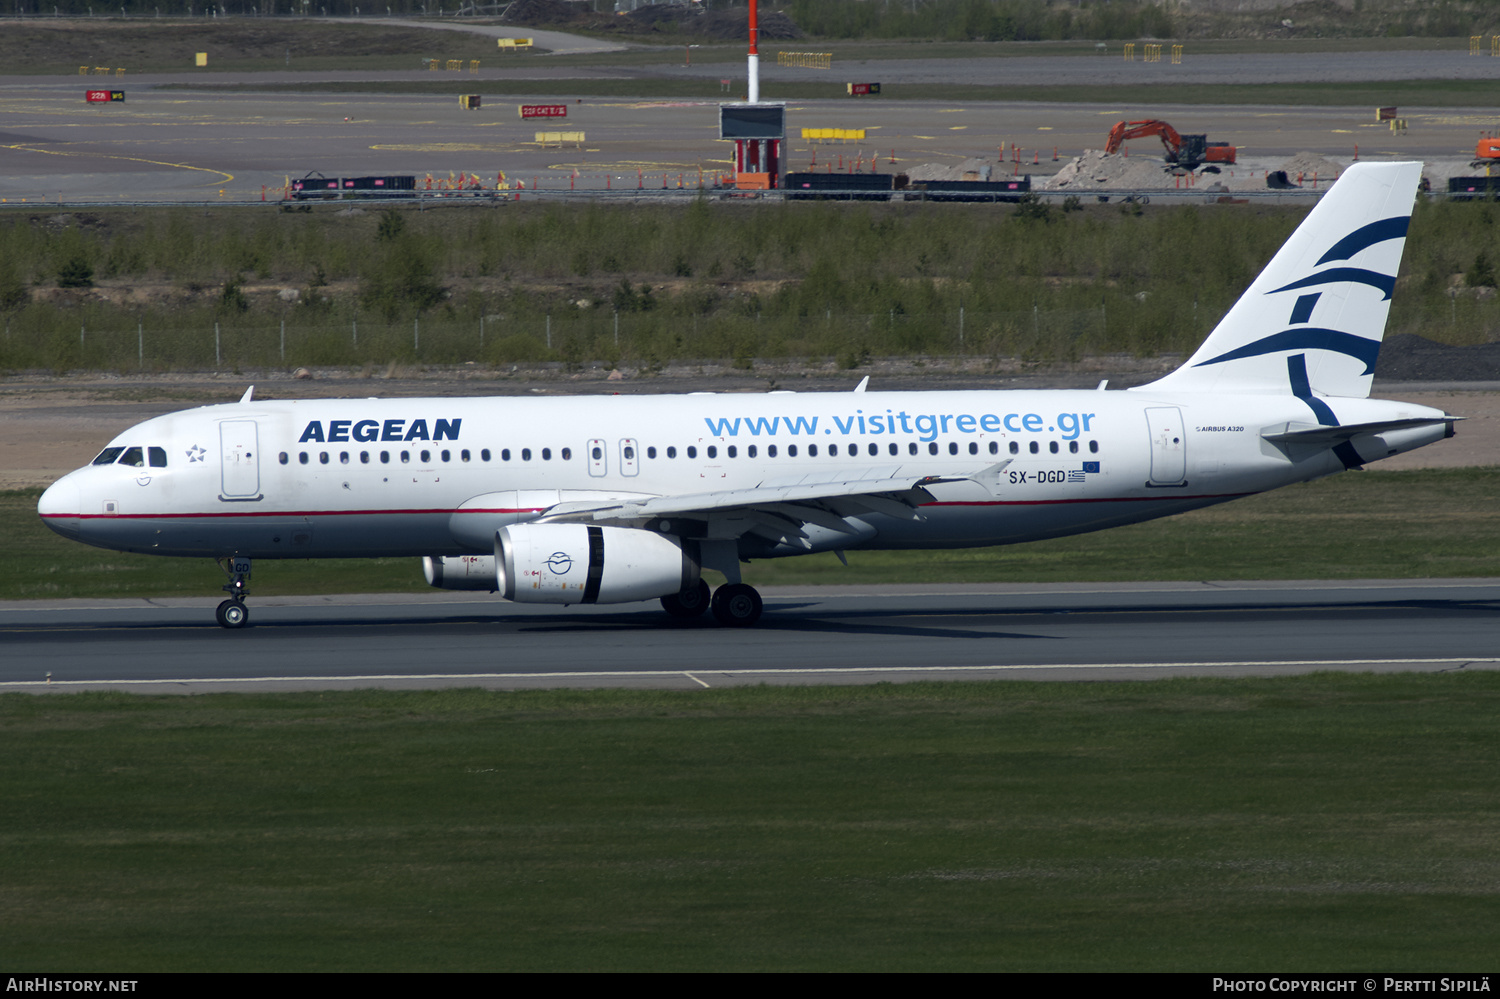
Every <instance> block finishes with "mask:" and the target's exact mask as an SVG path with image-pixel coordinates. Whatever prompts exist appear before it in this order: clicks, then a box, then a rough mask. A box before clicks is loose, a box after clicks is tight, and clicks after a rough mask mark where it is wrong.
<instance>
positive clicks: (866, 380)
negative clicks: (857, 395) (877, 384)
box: [854, 375, 870, 392]
mask: <svg viewBox="0 0 1500 999" xmlns="http://www.w3.org/2000/svg"><path fill="white" fill-rule="evenodd" d="M869 387H870V376H869V375H865V376H864V377H863V378H861V379H860V380H859V384H858V385H856V386H854V391H856V392H863V391H864V390H865V389H867V388H869Z"/></svg>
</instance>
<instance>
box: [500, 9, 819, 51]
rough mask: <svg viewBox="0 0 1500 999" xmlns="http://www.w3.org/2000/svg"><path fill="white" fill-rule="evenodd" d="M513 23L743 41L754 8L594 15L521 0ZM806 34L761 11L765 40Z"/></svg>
mask: <svg viewBox="0 0 1500 999" xmlns="http://www.w3.org/2000/svg"><path fill="white" fill-rule="evenodd" d="M503 20H504V21H506V23H509V24H524V25H528V26H531V27H548V28H556V29H558V30H559V31H569V30H582V31H588V32H591V33H594V34H598V33H601V32H602V33H607V34H611V35H627V36H641V35H664V34H665V35H685V36H688V37H691V38H703V39H706V40H712V41H743V40H745V39H746V38H748V37H749V36H750V10H749V8H748V7H731V8H728V9H726V10H708V11H706V10H704V9H703V8H702V7H701V6H700V5H698V4H691V5H690V4H685V3H658V4H650V5H647V6H643V7H637V8H636V9H635V10H632V11H627V12H625V13H624V14H622V15H615V14H605V13H598V14H596V13H594V12H593V11H591V10H589V9H588V7H587V5H583V4H572V3H566V2H564V0H516V2H515V3H513V4H511V6H510V9H509V10H508V11H506V14H505V17H504V18H503ZM801 37H802V29H801V28H798V27H797V25H796V22H794V21H793V20H792V19H791V18H790V17H788V16H787V15H786V14H785V13H783V12H782V11H779V10H770V9H768V8H765V7H762V8H761V9H760V38H761V40H762V41H787V40H790V39H794V38H801Z"/></svg>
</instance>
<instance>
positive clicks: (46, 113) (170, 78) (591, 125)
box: [0, 49, 1500, 206]
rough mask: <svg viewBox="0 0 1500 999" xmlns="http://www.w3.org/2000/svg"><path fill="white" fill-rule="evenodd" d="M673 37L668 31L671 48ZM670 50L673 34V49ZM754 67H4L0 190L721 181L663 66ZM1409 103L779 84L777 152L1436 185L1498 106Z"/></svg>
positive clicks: (912, 72)
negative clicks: (1416, 169) (1183, 141)
mask: <svg viewBox="0 0 1500 999" xmlns="http://www.w3.org/2000/svg"><path fill="white" fill-rule="evenodd" d="M676 52H677V50H675V49H673V50H671V52H670V55H671V58H672V59H675V58H677V56H676ZM668 55H669V53H668V52H667V51H666V50H664V51H663V56H664V58H666V57H667V56H668ZM1491 63H1496V61H1495V60H1490V59H1469V58H1467V57H1466V55H1465V53H1464V52H1462V51H1454V52H1395V53H1320V54H1314V55H1293V54H1263V55H1222V56H1212V57H1209V56H1203V57H1199V58H1197V59H1194V58H1188V59H1187V60H1186V61H1185V62H1184V64H1183V65H1179V66H1170V65H1162V64H1150V65H1148V64H1145V63H1135V62H1131V63H1126V62H1124V61H1123V60H1119V59H1115V58H1103V57H1088V56H1070V57H1063V56H1043V57H1008V58H971V59H949V60H931V59H917V60H883V61H880V62H869V63H867V62H847V63H841V64H840V65H841V68H840V69H839V70H838V71H837V72H834V71H831V70H830V71H815V70H805V69H793V68H789V67H779V66H776V65H774V63H771V64H770V65H766V66H765V67H764V69H763V78H764V79H766V80H767V81H774V80H778V79H788V80H790V79H805V80H814V79H816V80H824V81H829V80H842V79H844V78H846V77H847V78H848V79H856V78H857V79H864V80H880V81H884V82H885V83H886V84H888V85H892V86H895V85H899V84H900V83H902V82H921V83H931V82H953V81H955V80H959V81H967V82H979V83H991V84H997V85H998V84H1005V83H1016V84H1021V83H1027V84H1035V83H1059V82H1087V83H1091V84H1094V85H1114V84H1125V83H1129V82H1168V81H1171V82H1175V83H1177V84H1179V85H1182V86H1184V87H1191V86H1192V85H1193V84H1195V83H1201V82H1220V83H1222V82H1232V81H1234V80H1240V79H1243V80H1245V81H1253V82H1261V83H1268V82H1294V83H1306V84H1307V85H1308V86H1310V87H1315V86H1317V85H1318V84H1320V83H1325V82H1348V81H1351V80H1378V79H1454V78H1465V79H1487V78H1490V77H1492V76H1494V75H1495V74H1496V73H1497V72H1500V69H1497V68H1496V66H1495V65H1491ZM1496 65H1500V63H1497V64H1496ZM743 72H744V64H743V60H742V59H738V58H737V59H736V61H734V62H728V63H717V62H715V63H710V64H702V65H693V66H685V65H684V66H677V65H672V64H671V63H670V61H669V62H668V63H667V64H664V65H649V66H640V65H635V66H620V67H613V66H586V67H585V66H567V65H555V64H549V63H547V62H546V60H541V61H537V60H532V61H528V62H527V63H526V65H525V66H524V67H517V68H491V67H486V68H485V69H484V70H483V71H482V72H481V73H479V74H478V75H469V74H462V75H461V76H460V75H459V74H449V75H448V76H445V77H443V81H444V82H445V83H451V84H452V93H451V94H446V95H441V96H439V95H432V94H412V95H403V94H351V93H315V92H306V93H254V92H236V91H233V90H220V91H216V92H208V93H205V92H193V91H187V90H163V89H158V88H159V87H160V86H162V85H177V86H181V85H183V84H187V85H194V84H213V85H217V86H234V85H242V86H246V87H254V86H256V85H258V84H277V83H298V84H302V85H304V86H306V87H308V88H309V90H310V91H311V90H312V89H313V88H315V87H316V86H318V85H320V84H321V83H324V82H333V81H343V82H355V83H358V82H376V81H380V82H384V83H401V82H409V83H412V84H413V85H416V84H422V85H430V84H431V83H432V82H433V76H434V74H432V73H427V72H422V71H417V70H412V71H388V72H365V71H348V72H337V71H329V72H318V73H296V72H292V73H283V72H266V73H235V72H207V71H205V72H204V73H203V74H201V75H200V74H186V73H176V74H154V75H153V74H142V75H134V76H127V77H124V78H121V79H120V80H115V78H110V81H111V82H110V84H109V86H111V87H115V88H123V89H125V90H126V91H127V95H128V98H127V100H126V101H125V102H124V103H115V104H103V105H101V104H86V103H84V101H83V94H84V91H85V90H87V89H89V88H92V87H96V86H101V85H102V84H97V83H96V82H91V78H80V77H35V76H28V77H16V76H9V77H7V76H0V167H3V169H0V199H3V200H0V203H3V204H5V205H7V206H9V205H13V204H21V205H32V204H35V203H42V204H48V203H51V204H57V203H59V202H61V203H66V204H71V205H79V204H90V203H93V204H105V203H116V202H136V201H144V202H159V201H167V202H173V201H181V202H203V201H214V202H220V201H222V202H224V203H241V204H248V203H252V202H253V203H259V201H260V199H261V198H262V196H263V195H264V196H269V197H272V199H273V200H274V194H270V195H267V193H266V192H274V191H276V190H277V189H279V188H281V187H282V186H283V185H284V184H285V183H286V182H287V180H288V179H289V178H296V177H302V176H304V175H305V174H307V173H309V172H311V171H317V172H321V173H323V174H326V175H327V176H340V175H357V174H412V175H415V176H417V177H418V178H425V176H426V175H428V174H431V175H433V176H434V177H436V178H438V179H439V180H440V181H441V180H442V179H444V178H446V177H448V175H449V174H450V173H453V172H458V173H463V174H474V175H477V176H479V177H480V178H481V179H482V180H483V181H484V182H485V183H487V184H493V183H494V182H495V181H496V180H497V177H498V175H499V174H500V173H501V172H503V173H504V174H505V175H506V177H507V178H508V180H509V182H510V183H512V184H515V183H518V182H524V183H525V184H526V188H527V190H528V191H534V189H535V188H536V187H537V186H538V185H539V186H540V187H541V189H542V191H543V192H550V193H551V194H553V195H555V196H559V197H560V196H565V195H566V194H567V193H570V192H575V191H589V192H595V193H601V194H602V193H604V192H606V191H607V192H609V193H610V194H611V195H622V194H625V193H626V192H630V191H632V190H636V189H641V190H643V192H644V193H649V189H654V190H656V191H657V192H658V193H659V192H660V191H661V190H662V188H663V186H664V185H668V186H671V187H672V188H673V189H674V190H675V186H676V185H677V184H678V182H679V177H680V179H681V183H682V184H683V185H684V186H685V187H687V188H693V187H695V186H696V185H697V183H698V178H699V172H700V171H702V172H703V174H704V175H705V176H707V177H709V178H710V181H711V178H712V175H713V173H714V171H716V170H724V169H727V168H728V167H729V164H730V152H731V150H730V148H729V146H728V145H727V144H726V143H724V142H721V141H719V140H718V100H717V99H712V100H704V99H666V100H653V99H651V97H650V95H651V94H652V92H653V90H654V89H655V88H654V84H653V78H654V79H660V78H663V77H667V78H671V77H680V76H691V77H695V78H703V79H706V80H715V79H727V78H731V77H733V78H736V79H738V78H739V76H741V75H743ZM602 77H609V78H616V79H619V78H625V79H631V78H637V77H645V78H642V79H641V95H640V97H639V98H628V97H627V98H599V97H587V96H585V97H581V98H580V97H579V96H578V95H576V94H572V93H570V92H569V90H568V81H569V80H570V79H592V78H602ZM518 79H528V80H533V81H534V80H537V79H555V80H556V81H557V86H558V87H559V90H558V92H557V93H555V94H552V95H539V94H536V93H534V92H528V94H527V95H525V96H520V97H518V96H516V95H515V94H514V92H513V91H514V88H508V87H507V82H508V81H514V80H518ZM459 93H475V94H479V95H481V96H482V98H483V104H482V106H481V108H480V109H479V110H477V111H466V110H464V109H463V108H461V107H460V106H459V102H458V100H457V95H458V94H459ZM726 99H736V98H734V97H733V95H726ZM552 102H559V103H566V104H567V105H568V116H567V118H566V119H563V120H558V121H552V122H550V123H545V124H544V125H538V124H537V123H536V122H534V121H522V120H520V119H519V117H518V116H517V105H518V104H520V103H552ZM1401 115H1402V117H1403V118H1404V119H1405V120H1406V121H1407V122H1408V123H1409V128H1408V130H1407V131H1405V132H1401V133H1393V132H1391V130H1390V129H1389V127H1388V124H1387V123H1386V122H1381V121H1376V120H1375V115H1374V113H1373V109H1371V108H1366V107H1283V106H1272V105H1262V106H1256V105H1245V106H1237V107H1222V106H1201V105H1153V106H1151V107H1149V108H1142V107H1140V106H1136V105H1132V104H1128V103H1100V104H1037V103H1019V102H1018V103H1004V102H968V103H959V102H953V101H897V100H879V99H876V100H868V101H856V102H851V101H848V100H842V99H833V100H802V101H791V102H789V103H788V107H787V125H788V128H789V136H792V138H789V139H788V142H787V149H786V151H785V155H786V164H787V167H788V168H789V169H793V170H806V169H818V170H822V169H825V168H827V167H829V166H830V165H832V166H834V167H836V168H837V169H839V170H844V169H845V168H846V166H847V164H846V162H845V160H846V159H847V160H849V161H850V162H851V163H854V164H856V165H857V168H858V169H860V170H863V169H866V168H867V167H868V165H869V164H870V163H871V162H872V159H874V160H878V161H879V169H880V170H882V171H890V172H897V171H900V170H905V169H910V168H912V167H915V166H917V165H919V164H923V163H930V162H939V163H947V164H952V163H957V162H959V161H962V160H963V159H965V158H966V157H995V156H997V155H998V154H999V150H1000V149H1001V148H1002V147H1003V148H1005V149H1007V150H1008V157H1010V158H1019V159H1020V160H1021V162H1019V163H1013V164H1012V169H1013V171H1014V172H1017V173H1030V174H1033V175H1037V176H1043V175H1050V174H1051V173H1053V172H1055V171H1056V170H1057V169H1058V167H1059V166H1060V165H1062V164H1063V163H1065V162H1066V161H1067V160H1069V159H1070V158H1072V157H1074V156H1077V155H1078V154H1080V153H1081V152H1082V151H1083V150H1085V149H1090V148H1100V147H1101V146H1102V145H1103V143H1104V140H1105V137H1106V135H1107V133H1108V131H1109V128H1110V126H1111V125H1113V124H1114V123H1115V122H1116V121H1119V120H1122V119H1133V118H1143V117H1144V118H1164V119H1166V120H1168V121H1170V122H1171V123H1172V124H1173V125H1174V126H1175V127H1176V128H1177V129H1178V130H1179V131H1182V132H1204V133H1206V134H1208V135H1209V137H1210V138H1211V139H1215V140H1222V141H1228V142H1232V143H1233V144H1234V145H1236V146H1237V147H1238V148H1239V151H1240V153H1239V155H1240V163H1239V166H1238V167H1236V169H1241V170H1244V171H1247V172H1253V173H1263V172H1264V171H1265V170H1268V169H1272V170H1274V169H1279V168H1281V165H1282V164H1283V163H1284V162H1285V161H1286V159H1287V158H1288V157H1290V156H1292V155H1294V154H1296V153H1298V152H1299V151H1303V150H1310V151H1315V152H1318V153H1320V154H1322V155H1325V156H1327V157H1329V158H1330V159H1332V160H1333V161H1334V162H1337V163H1339V164H1340V165H1347V164H1348V163H1349V162H1351V161H1352V159H1353V158H1354V157H1355V156H1356V155H1358V156H1359V157H1361V158H1363V159H1387V158H1420V159H1423V160H1425V161H1427V163H1428V165H1429V171H1430V172H1431V174H1432V176H1433V178H1434V182H1435V183H1438V184H1439V185H1441V183H1442V182H1443V180H1444V179H1445V178H1446V177H1447V176H1448V175H1449V174H1450V173H1453V172H1455V171H1457V172H1467V162H1468V160H1469V158H1470V157H1471V156H1472V155H1473V150H1474V143H1475V141H1476V138H1477V137H1478V136H1479V135H1480V133H1481V132H1483V131H1485V130H1487V129H1492V128H1493V127H1494V124H1495V119H1494V115H1493V113H1492V111H1491V110H1490V109H1488V108H1471V109H1455V108H1422V107H1405V106H1403V107H1401ZM802 128H845V129H863V130H865V135H866V139H865V141H863V142H862V143H851V144H847V145H845V144H841V145H832V146H828V145H824V146H817V145H814V144H812V143H809V142H804V141H803V140H801V139H800V138H797V136H800V129H802ZM554 129H566V130H567V131H570V132H572V131H575V130H576V131H577V132H581V133H583V135H584V136H585V139H584V141H582V142H581V143H571V144H566V145H553V146H547V145H544V144H542V143H539V142H538V141H537V140H536V134H537V132H538V131H551V130H554ZM1054 151H1055V153H1056V155H1057V157H1058V159H1056V160H1054V159H1053V155H1054ZM1136 152H1137V154H1138V155H1139V154H1142V153H1144V154H1146V155H1157V156H1159V155H1160V152H1161V150H1160V144H1159V143H1157V142H1156V140H1154V139H1153V140H1146V141H1144V142H1142V143H1139V144H1137V147H1136ZM423 182H424V183H425V180H424V181H423ZM527 196H528V197H532V196H535V195H532V194H529V195H527ZM1162 196H1163V197H1168V196H1171V197H1176V196H1177V195H1176V194H1173V193H1171V192H1163V194H1162ZM1194 197H1197V195H1194Z"/></svg>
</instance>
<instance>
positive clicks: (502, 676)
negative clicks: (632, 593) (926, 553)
mask: <svg viewBox="0 0 1500 999" xmlns="http://www.w3.org/2000/svg"><path fill="white" fill-rule="evenodd" d="M1497 664H1500V658H1490V659H1476V658H1447V659H1284V660H1236V661H1223V662H1208V661H1201V662H1176V663H1174V662H1140V663H1026V664H995V665H989V666H838V667H818V666H811V667H802V668H798V667H773V668H767V669H742V670H729V671H726V672H724V673H722V674H720V675H722V676H727V677H737V678H745V677H760V676H764V677H784V676H795V677H799V678H808V677H818V676H828V677H839V676H861V675H882V674H893V673H900V674H923V673H969V674H982V673H1005V672H1026V671H1034V670H1054V669H1055V670H1080V669H1234V668H1240V669H1244V668H1252V669H1253V668H1261V669H1265V668H1279V667H1298V668H1327V669H1343V668H1349V667H1354V666H1413V667H1416V666H1441V667H1449V668H1453V667H1464V666H1480V665H1497ZM684 676H685V677H687V678H688V679H690V680H692V681H693V682H695V683H697V684H699V685H701V686H703V687H708V686H709V685H708V684H707V683H704V682H703V681H702V680H700V679H698V677H696V676H694V675H693V674H692V673H688V672H686V671H684V670H577V671H559V672H555V673H368V674H357V675H350V676H244V677H175V678H163V679H151V680H11V681H4V682H0V688H9V689H34V688H38V687H41V688H47V687H86V686H110V687H115V686H119V687H152V686H157V687H166V686H178V685H182V684H231V683H244V684H262V683H296V684H308V683H379V682H384V683H391V682H402V681H406V682H410V681H424V680H425V681H430V680H444V681H452V680H475V681H480V680H562V681H566V680H643V679H653V678H657V679H659V678H665V677H671V678H677V677H684Z"/></svg>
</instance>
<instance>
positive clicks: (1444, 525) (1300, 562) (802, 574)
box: [0, 468, 1500, 599]
mask: <svg viewBox="0 0 1500 999" xmlns="http://www.w3.org/2000/svg"><path fill="white" fill-rule="evenodd" d="M1497 492H1500V469H1492V468H1482V469H1457V470H1443V471H1435V470H1434V471H1419V472H1368V473H1363V474H1346V475H1339V476H1334V477H1331V478H1327V479H1322V480H1319V481H1317V482H1312V483H1307V484H1304V485H1298V486H1291V487H1288V488H1286V489H1281V490H1278V491H1276V492H1272V493H1266V494H1264V495H1261V496H1255V497H1250V498H1248V499H1243V500H1238V501H1236V502H1233V503H1227V504H1224V505H1222V506H1217V507H1211V508H1209V509H1206V510H1199V511H1195V512H1193V513H1189V514H1184V515H1182V516H1179V517H1172V518H1168V519H1166V520H1159V521H1154V522H1152V523H1147V524H1138V525H1134V526H1131V527H1122V528H1116V529H1114V530H1109V531H1101V532H1099V533H1095V534H1084V535H1079V536H1076V537H1071V538H1059V539H1056V540H1053V541H1039V542H1033V543H1031V544H1024V545H1014V546H1010V547H1004V548H978V549H959V550H945V551H930V552H858V551H856V552H850V553H849V566H848V567H847V568H846V567H844V566H843V565H841V564H840V563H839V562H838V560H837V559H836V558H835V557H834V556H833V555H832V554H823V555H810V556H804V557H802V558H791V559H777V560H771V561H764V562H755V563H752V564H751V565H749V566H746V567H745V580H746V582H749V583H752V584H754V585H757V586H774V585H794V584H862V583H898V582H905V583H930V582H944V583H953V582H957V583H971V582H972V583H977V582H993V581H1003V582H1073V581H1122V580H1168V579H1385V578H1392V579H1397V578H1421V577H1436V578H1444V577H1463V576H1471V577H1475V576H1478V577H1490V576H1500V511H1497V510H1496V509H1495V506H1494V503H1493V497H1494V496H1495V495H1496V493H1497ZM37 495H38V493H37V492H35V491H21V492H9V493H0V563H3V564H4V565H5V567H6V571H5V573H4V574H3V576H0V599H37V598H62V597H126V596H170V595H178V596H181V595H198V596H213V595H215V594H217V593H218V590H219V587H220V586H221V585H222V583H223V576H222V574H221V573H220V572H219V570H218V568H217V567H216V566H215V565H214V564H213V563H212V562H211V561H209V560H208V559H177V558H152V557H151V556H148V555H126V554H122V553H119V552H106V551H102V550H100V549H96V548H89V547H86V546H83V545H80V544H78V543H76V542H72V541H68V540H66V539H64V538H62V537H59V536H57V535H55V534H53V533H51V532H50V531H48V530H47V529H46V528H45V527H43V526H42V524H41V521H40V520H38V519H37V516H36V498H37ZM423 589H426V584H425V583H424V582H423V580H422V568H421V563H420V561H419V560H417V559H325V560H318V561H311V562H302V561H285V562H277V561H269V560H261V561H259V562H257V563H256V573H255V578H254V584H253V586H252V592H254V593H255V594H258V595H261V596H274V595H285V594H299V593H304V594H305V593H377V592H378V593H388V592H403V591H407V592H409V591H412V590H423Z"/></svg>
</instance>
